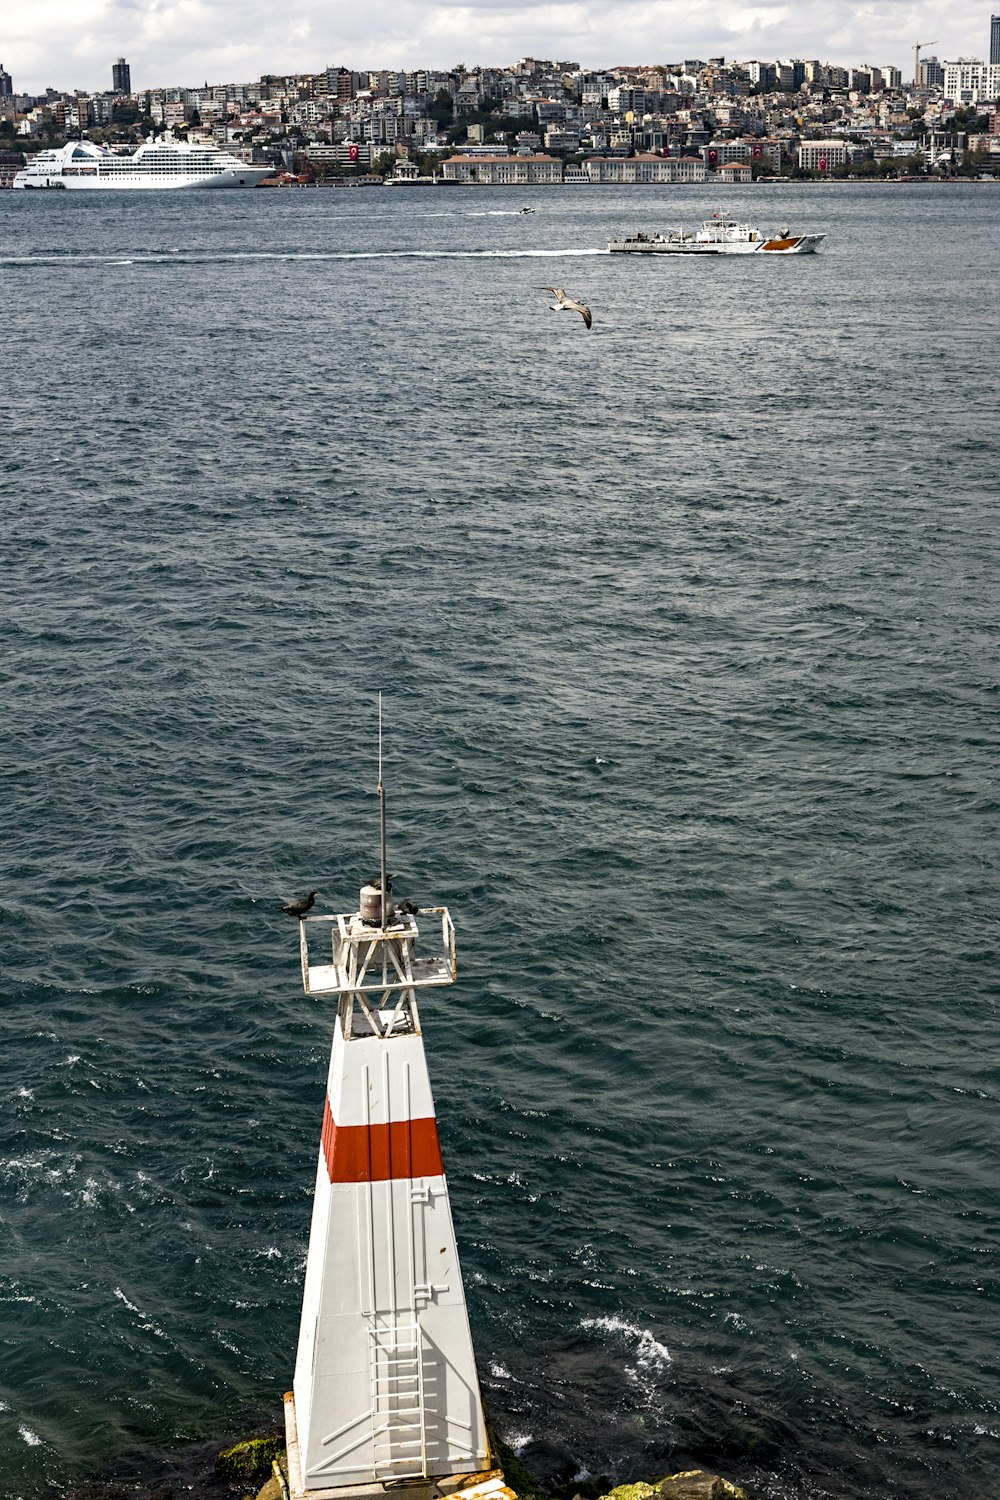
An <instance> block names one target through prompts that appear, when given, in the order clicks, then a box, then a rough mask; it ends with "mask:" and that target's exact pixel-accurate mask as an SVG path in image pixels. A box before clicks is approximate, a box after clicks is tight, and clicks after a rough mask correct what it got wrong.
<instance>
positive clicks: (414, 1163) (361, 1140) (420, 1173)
mask: <svg viewBox="0 0 1000 1500" xmlns="http://www.w3.org/2000/svg"><path fill="white" fill-rule="evenodd" d="M322 1139H323V1160H324V1161H325V1162H326V1172H327V1176H328V1177H329V1179H330V1181H331V1182H388V1181H389V1180H390V1179H392V1178H397V1177H399V1178H407V1177H443V1176H444V1161H443V1160H442V1157H441V1144H440V1142H439V1140H438V1132H437V1121H436V1120H435V1119H434V1116H433V1115H431V1116H430V1117H429V1118H426V1119H422V1120H392V1121H391V1122H390V1123H389V1124H388V1125H338V1124H337V1122H336V1121H335V1120H334V1118H333V1111H332V1110H331V1109H330V1101H329V1099H327V1101H326V1105H325V1107H324V1110H323V1137H322Z"/></svg>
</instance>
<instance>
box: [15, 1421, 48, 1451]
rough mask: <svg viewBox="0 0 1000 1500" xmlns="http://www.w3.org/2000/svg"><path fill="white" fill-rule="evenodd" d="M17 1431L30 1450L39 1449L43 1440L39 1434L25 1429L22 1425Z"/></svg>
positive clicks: (27, 1428) (28, 1428)
mask: <svg viewBox="0 0 1000 1500" xmlns="http://www.w3.org/2000/svg"><path fill="white" fill-rule="evenodd" d="M17 1430H18V1432H19V1433H20V1435H21V1437H22V1438H23V1439H24V1441H25V1442H26V1443H27V1445H28V1447H29V1448H37V1447H39V1446H40V1444H41V1441H42V1440H41V1438H40V1437H39V1436H38V1433H37V1432H32V1430H31V1428H30V1427H25V1426H23V1425H22V1426H20V1427H18V1429H17Z"/></svg>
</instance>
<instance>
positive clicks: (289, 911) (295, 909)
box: [278, 891, 319, 918]
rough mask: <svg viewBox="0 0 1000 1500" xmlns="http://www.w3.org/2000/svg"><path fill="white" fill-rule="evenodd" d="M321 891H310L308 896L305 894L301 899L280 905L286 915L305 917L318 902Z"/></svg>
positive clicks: (279, 908)
mask: <svg viewBox="0 0 1000 1500" xmlns="http://www.w3.org/2000/svg"><path fill="white" fill-rule="evenodd" d="M318 895H319V891H310V892H309V894H308V896H303V897H302V900H301V901H289V903H288V905H287V906H279V907H278V910H279V911H283V912H284V913H285V916H286V917H300V918H301V917H304V916H305V914H306V912H307V911H311V910H312V908H313V906H314V905H315V903H316V897H317V896H318Z"/></svg>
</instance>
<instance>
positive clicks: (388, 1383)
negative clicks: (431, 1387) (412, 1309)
mask: <svg viewBox="0 0 1000 1500" xmlns="http://www.w3.org/2000/svg"><path fill="white" fill-rule="evenodd" d="M369 1337H370V1339H371V1366H370V1368H371V1398H372V1404H371V1414H372V1457H373V1460H374V1470H375V1474H376V1476H377V1477H378V1478H390V1477H391V1478H406V1477H411V1476H413V1475H424V1474H426V1473H427V1416H426V1410H425V1406H424V1368H423V1358H422V1351H421V1334H420V1328H419V1326H418V1325H417V1324H416V1323H412V1324H397V1325H395V1326H394V1327H390V1328H372V1329H369Z"/></svg>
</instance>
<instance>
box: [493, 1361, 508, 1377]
mask: <svg viewBox="0 0 1000 1500" xmlns="http://www.w3.org/2000/svg"><path fill="white" fill-rule="evenodd" d="M490 1374H491V1375H492V1376H493V1378H494V1380H509V1379H510V1378H511V1375H510V1371H509V1370H508V1368H507V1366H506V1365H502V1364H501V1363H500V1361H499V1360H498V1359H494V1360H493V1361H491V1363H490Z"/></svg>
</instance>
